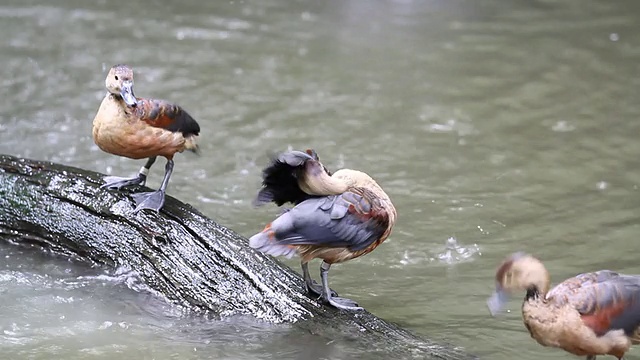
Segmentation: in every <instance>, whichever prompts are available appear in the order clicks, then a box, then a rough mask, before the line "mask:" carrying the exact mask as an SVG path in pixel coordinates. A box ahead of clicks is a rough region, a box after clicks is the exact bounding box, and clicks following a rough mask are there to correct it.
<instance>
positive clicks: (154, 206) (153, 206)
mask: <svg viewBox="0 0 640 360" xmlns="http://www.w3.org/2000/svg"><path fill="white" fill-rule="evenodd" d="M131 197H133V200H135V202H136V205H137V206H136V208H135V209H134V210H133V212H134V213H137V212H138V211H140V210H142V209H150V210H155V211H160V209H162V206H163V205H164V191H162V190H156V191H152V192H144V193H137V194H131Z"/></svg>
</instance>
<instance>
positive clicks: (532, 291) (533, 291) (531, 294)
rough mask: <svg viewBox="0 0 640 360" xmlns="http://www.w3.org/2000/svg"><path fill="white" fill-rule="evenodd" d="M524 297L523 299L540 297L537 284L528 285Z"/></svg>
mask: <svg viewBox="0 0 640 360" xmlns="http://www.w3.org/2000/svg"><path fill="white" fill-rule="evenodd" d="M524 299H525V301H529V300H538V299H540V289H538V286H536V285H531V286H529V287H528V288H527V295H526V296H525V298H524Z"/></svg>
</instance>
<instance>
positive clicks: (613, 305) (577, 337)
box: [487, 253, 640, 360]
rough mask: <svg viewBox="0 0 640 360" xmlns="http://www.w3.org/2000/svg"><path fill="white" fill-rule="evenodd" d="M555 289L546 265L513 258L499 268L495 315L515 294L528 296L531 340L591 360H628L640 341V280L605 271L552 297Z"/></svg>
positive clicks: (492, 305) (565, 285)
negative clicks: (600, 358) (605, 359)
mask: <svg viewBox="0 0 640 360" xmlns="http://www.w3.org/2000/svg"><path fill="white" fill-rule="evenodd" d="M549 284H550V280H549V273H548V272H547V269H546V268H545V267H544V265H543V264H542V262H541V261H540V260H538V259H536V258H535V257H533V256H531V255H528V254H525V253H515V254H512V255H510V256H509V257H507V259H506V260H505V261H504V262H503V263H502V264H501V265H500V266H499V267H498V270H497V272H496V291H495V292H494V294H493V296H492V297H491V298H489V300H488V301H487V304H488V306H489V310H490V311H491V314H492V315H495V314H497V313H498V312H499V311H500V310H501V309H502V308H503V306H504V304H505V302H506V301H507V299H508V295H509V294H511V293H513V292H515V291H526V296H525V299H524V303H523V304H522V317H523V320H524V324H525V326H526V328H527V330H529V333H530V334H531V337H532V338H534V339H535V340H536V341H537V342H538V343H539V344H540V345H543V346H551V347H557V348H561V349H563V350H565V351H567V352H569V353H572V354H574V355H578V356H586V359H587V360H595V359H596V356H597V355H613V356H615V357H616V358H618V359H622V358H623V357H624V354H625V353H626V352H627V351H628V350H629V348H630V347H631V345H632V344H637V343H638V342H639V341H640V331H639V330H640V329H639V328H640V276H635V275H623V274H618V273H616V272H613V271H609V270H600V271H596V272H589V273H584V274H580V275H577V276H575V277H572V278H569V279H567V280H565V281H563V282H562V283H560V284H558V285H556V286H555V287H554V288H553V289H551V290H550V291H549Z"/></svg>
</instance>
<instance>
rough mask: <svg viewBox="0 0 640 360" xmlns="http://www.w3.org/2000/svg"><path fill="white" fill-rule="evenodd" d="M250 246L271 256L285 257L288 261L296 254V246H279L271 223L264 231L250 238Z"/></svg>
mask: <svg viewBox="0 0 640 360" xmlns="http://www.w3.org/2000/svg"><path fill="white" fill-rule="evenodd" d="M249 246H250V247H252V248H254V249H256V250H258V251H260V252H262V253H265V254H269V255H271V256H285V257H287V258H288V259H290V258H292V257H293V256H294V255H295V254H296V248H295V246H291V245H284V244H278V240H277V239H276V232H275V230H273V229H272V228H271V223H269V224H267V226H265V228H264V230H262V231H261V232H259V233H257V234H255V235H253V236H252V237H250V238H249Z"/></svg>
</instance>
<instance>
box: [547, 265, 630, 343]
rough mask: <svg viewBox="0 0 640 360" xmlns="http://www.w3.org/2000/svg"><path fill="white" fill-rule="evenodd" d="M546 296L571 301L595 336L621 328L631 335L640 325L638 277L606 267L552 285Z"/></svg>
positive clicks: (556, 300)
mask: <svg viewBox="0 0 640 360" xmlns="http://www.w3.org/2000/svg"><path fill="white" fill-rule="evenodd" d="M547 298H548V299H553V300H554V301H555V302H557V303H559V304H563V303H569V304H571V305H572V306H573V307H574V308H575V309H576V310H577V311H578V312H579V313H580V315H581V316H582V322H583V323H584V324H585V325H586V326H588V327H590V328H591V329H592V330H593V331H594V332H595V333H596V334H597V335H598V336H602V335H604V334H606V333H607V332H608V331H610V330H617V329H622V330H624V332H625V334H626V335H627V336H630V337H634V336H635V333H636V331H637V330H638V327H639V326H640V276H636V275H622V274H619V273H616V272H613V271H609V270H601V271H596V272H592V273H585V274H580V275H578V276H576V277H573V278H571V279H568V280H565V281H564V282H562V283H561V284H559V285H557V286H556V287H554V288H553V289H552V290H551V291H550V292H549V293H548V295H547Z"/></svg>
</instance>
